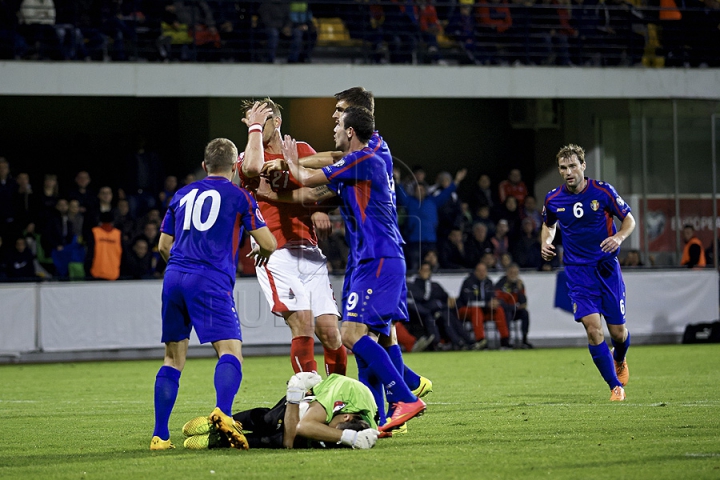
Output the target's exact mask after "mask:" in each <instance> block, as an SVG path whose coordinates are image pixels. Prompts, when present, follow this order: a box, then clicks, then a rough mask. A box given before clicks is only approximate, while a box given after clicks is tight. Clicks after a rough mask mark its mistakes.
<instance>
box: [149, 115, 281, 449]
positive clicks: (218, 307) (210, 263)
mask: <svg viewBox="0 0 720 480" xmlns="http://www.w3.org/2000/svg"><path fill="white" fill-rule="evenodd" d="M266 115H267V113H266V111H265V110H264V109H263V108H261V107H260V106H258V105H256V106H255V107H254V108H253V111H252V113H251V119H253V120H254V121H262V120H264V119H265V116H266ZM245 155H246V156H248V157H255V156H260V157H261V158H262V142H261V139H260V135H254V134H250V136H249V139H248V144H247V148H246V150H245ZM236 159H237V148H236V147H235V145H234V144H233V143H232V142H231V141H230V140H227V139H224V138H218V139H215V140H213V141H211V142H210V143H209V144H208V145H207V147H206V148H205V160H204V161H203V163H202V166H203V169H205V170H206V171H207V172H208V176H207V178H205V179H204V180H200V181H197V182H194V183H192V184H190V185H188V186H186V187H183V188H182V189H180V190H179V191H178V192H177V194H175V196H173V200H172V201H171V202H170V205H169V207H168V211H167V213H166V214H165V219H164V220H163V224H162V227H161V231H162V233H161V235H160V241H159V250H160V253H161V254H162V255H163V257H164V258H165V260H166V261H167V262H168V265H167V269H166V270H165V278H164V280H163V293H162V341H163V342H164V343H165V360H164V362H163V366H162V367H161V368H160V370H159V371H158V374H157V377H156V379H155V430H154V432H153V438H152V441H151V443H150V449H151V450H166V449H168V448H173V445H172V443H171V442H170V432H169V429H168V421H169V419H170V414H171V412H172V409H173V406H174V404H175V400H176V398H177V393H178V387H179V380H180V374H181V372H182V369H183V367H184V366H185V357H186V355H187V349H188V339H189V337H190V330H191V329H192V328H195V331H196V333H197V335H198V338H199V339H200V342H201V343H207V342H211V343H212V345H213V347H214V348H215V351H216V352H217V354H218V357H219V359H218V362H217V366H216V367H215V380H214V382H215V391H216V394H217V403H216V408H215V410H213V412H212V413H211V415H210V419H211V420H212V421H213V422H215V424H216V425H217V426H218V428H219V429H220V430H222V431H224V432H226V434H227V435H228V437H229V440H230V441H231V443H232V444H233V446H235V447H238V448H242V447H246V444H245V443H244V439H243V438H242V434H241V433H240V432H239V431H237V430H236V429H235V428H234V422H233V421H232V419H231V418H230V417H229V415H230V414H231V408H232V403H233V400H234V398H235V395H236V394H237V391H238V389H239V388H240V382H241V381H242V369H241V368H242V367H241V362H242V335H241V332H240V322H239V320H238V316H237V312H236V309H235V302H234V300H233V288H234V286H235V270H236V268H237V263H238V251H239V239H240V235H241V230H242V228H243V227H244V228H246V229H247V230H248V231H249V232H250V235H252V237H253V238H254V239H255V241H256V242H257V245H256V246H255V248H254V249H253V250H252V251H251V252H250V255H252V256H255V257H256V263H258V264H264V263H266V262H267V260H268V258H269V257H270V255H271V254H272V252H273V251H275V248H276V241H275V238H274V237H273V236H272V233H270V230H269V229H268V228H267V227H266V226H265V223H264V222H263V219H262V217H261V216H260V213H259V209H258V207H257V204H256V203H255V200H253V199H252V197H251V196H250V194H249V193H248V192H247V191H245V190H242V189H240V188H238V187H237V186H236V185H234V184H233V183H232V181H231V179H232V178H233V175H234V174H235V168H236V163H235V162H236Z"/></svg>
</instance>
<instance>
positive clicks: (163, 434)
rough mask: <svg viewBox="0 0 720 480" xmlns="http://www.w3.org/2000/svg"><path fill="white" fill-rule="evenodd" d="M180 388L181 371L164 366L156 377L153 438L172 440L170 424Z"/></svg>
mask: <svg viewBox="0 0 720 480" xmlns="http://www.w3.org/2000/svg"><path fill="white" fill-rule="evenodd" d="M179 388H180V370H177V369H175V368H173V367H168V366H167V365H163V366H162V367H160V370H158V373H157V376H156V377H155V430H154V431H153V436H157V437H160V438H161V439H163V440H167V439H169V438H170V429H169V427H168V422H169V421H170V414H171V413H172V409H173V407H174V406H175V400H176V399H177V394H178V389H179Z"/></svg>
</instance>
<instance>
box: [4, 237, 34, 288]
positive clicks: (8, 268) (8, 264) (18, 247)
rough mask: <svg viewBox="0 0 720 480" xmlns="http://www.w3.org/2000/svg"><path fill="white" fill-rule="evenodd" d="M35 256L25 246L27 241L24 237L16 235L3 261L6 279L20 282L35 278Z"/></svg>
mask: <svg viewBox="0 0 720 480" xmlns="http://www.w3.org/2000/svg"><path fill="white" fill-rule="evenodd" d="M34 262H35V258H34V256H33V254H32V252H31V251H30V249H29V248H27V242H26V241H25V238H24V237H18V238H17V239H16V240H15V246H14V248H9V249H8V251H7V252H6V253H5V259H4V261H3V263H4V265H5V274H6V275H7V277H8V279H10V280H12V281H15V282H21V281H33V280H37V276H36V274H35V263H34Z"/></svg>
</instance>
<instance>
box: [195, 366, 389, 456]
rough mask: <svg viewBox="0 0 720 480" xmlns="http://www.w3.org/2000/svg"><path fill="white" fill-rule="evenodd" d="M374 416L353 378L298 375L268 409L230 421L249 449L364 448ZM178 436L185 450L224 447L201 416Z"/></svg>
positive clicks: (371, 440)
mask: <svg viewBox="0 0 720 480" xmlns="http://www.w3.org/2000/svg"><path fill="white" fill-rule="evenodd" d="M307 392H310V395H307ZM376 415H377V408H376V406H375V401H374V400H373V397H372V395H371V394H370V391H369V390H368V388H367V387H366V386H365V385H363V384H362V383H360V382H358V381H357V380H353V379H352V378H348V377H345V376H343V375H336V374H333V375H330V376H329V377H327V379H325V380H322V379H321V378H320V376H319V375H318V374H317V373H314V372H301V373H298V374H296V375H293V376H292V377H291V378H290V381H289V382H288V386H287V395H286V396H285V397H283V398H281V399H280V401H279V402H278V403H277V404H276V405H275V406H274V407H272V408H253V409H250V410H245V411H242V412H238V413H236V414H235V415H233V418H234V419H235V420H236V421H237V422H238V423H240V426H239V427H238V428H242V429H243V430H244V431H245V436H246V438H247V441H248V443H249V444H250V448H330V447H333V446H336V445H337V446H348V447H351V448H355V449H369V448H372V447H373V446H374V445H375V442H377V438H378V433H379V432H378V431H377V430H376V427H377V423H376V420H375V417H376ZM183 433H184V434H185V435H186V436H188V439H187V440H185V447H186V448H190V449H193V450H204V449H207V448H227V447H229V446H230V445H229V443H228V441H227V439H226V438H225V436H224V435H222V434H221V433H219V432H218V431H217V430H216V428H215V426H214V425H213V424H212V422H208V420H207V418H206V417H198V418H195V419H193V420H190V421H189V422H187V423H186V424H185V426H184V427H183Z"/></svg>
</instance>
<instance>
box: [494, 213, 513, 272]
mask: <svg viewBox="0 0 720 480" xmlns="http://www.w3.org/2000/svg"><path fill="white" fill-rule="evenodd" d="M509 231H510V227H509V226H508V221H507V220H505V219H500V220H498V224H497V228H496V229H495V235H493V236H492V238H491V239H490V243H492V246H493V251H492V253H493V255H495V262H496V263H497V262H498V261H499V260H500V255H502V254H503V253H507V252H509V251H510V239H509V238H508V232H509Z"/></svg>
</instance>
